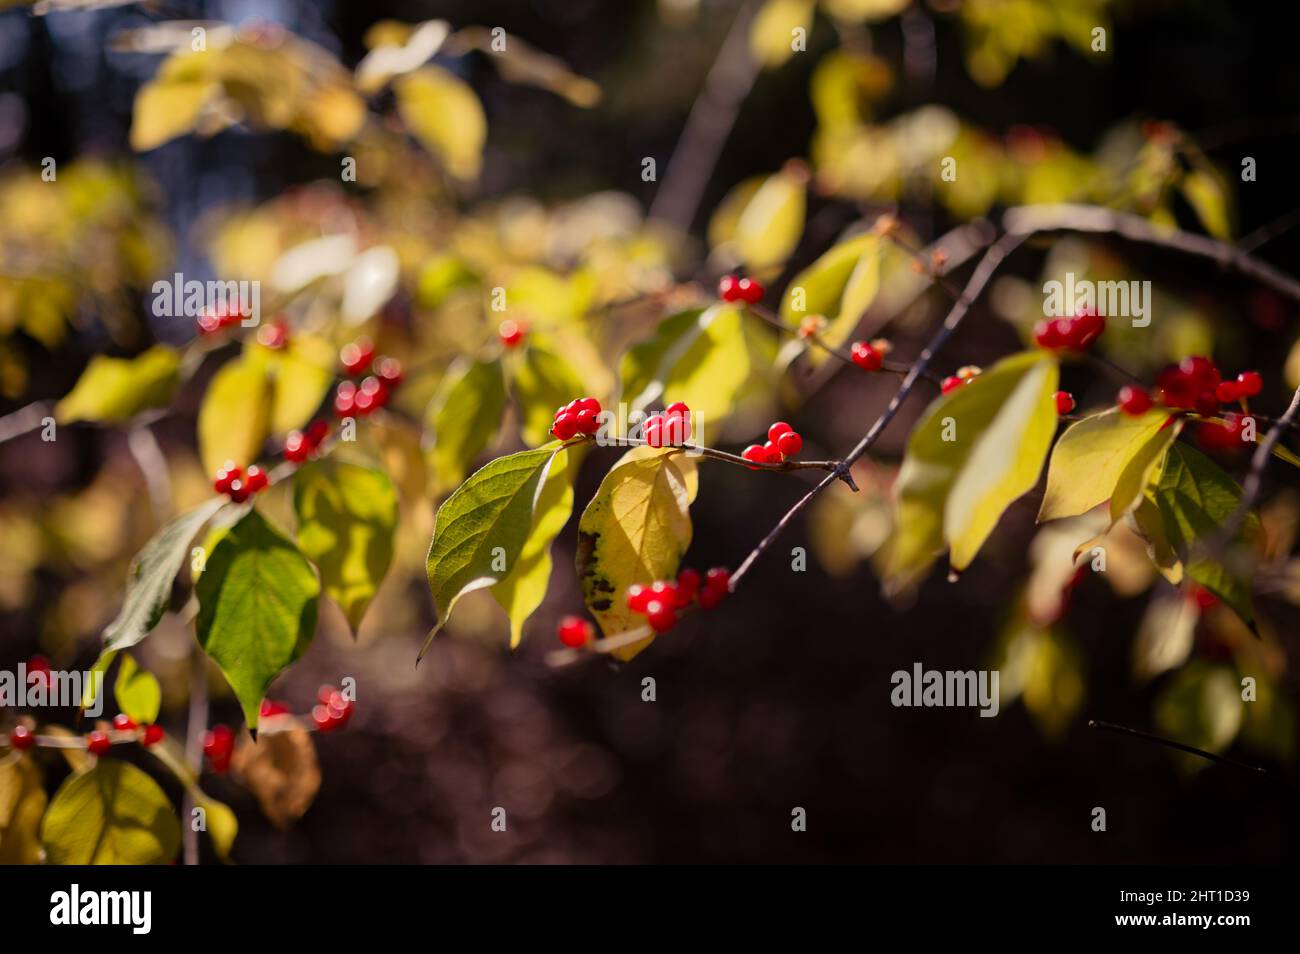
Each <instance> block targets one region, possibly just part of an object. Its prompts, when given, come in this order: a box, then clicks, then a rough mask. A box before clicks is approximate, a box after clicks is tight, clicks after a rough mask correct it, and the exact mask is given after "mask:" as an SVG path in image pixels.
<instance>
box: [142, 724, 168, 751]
mask: <svg viewBox="0 0 1300 954" xmlns="http://www.w3.org/2000/svg"><path fill="white" fill-rule="evenodd" d="M162 740H163V729H162V726H160V725H157V724H155V723H151V724H149V725H147V726H145V727H144V739H143V740H142V741H143V742H144V744H145V745H146V746H150V745H157V744H158V743H159V742H161V741H162Z"/></svg>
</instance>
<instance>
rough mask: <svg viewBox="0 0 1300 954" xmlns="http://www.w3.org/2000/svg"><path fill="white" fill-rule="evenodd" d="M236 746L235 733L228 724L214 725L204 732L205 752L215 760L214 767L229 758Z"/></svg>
mask: <svg viewBox="0 0 1300 954" xmlns="http://www.w3.org/2000/svg"><path fill="white" fill-rule="evenodd" d="M234 747H235V733H234V732H232V731H231V730H230V726H228V725H220V724H218V725H214V726H213V727H212V728H211V729H209V730H208V731H207V732H204V733H203V754H204V755H206V756H207V757H208V758H209V759H210V760H211V761H212V762H213V764H214V767H215V765H216V764H217V763H219V762H222V761H223V760H227V759H229V757H230V752H231V750H232V749H234ZM218 771H221V770H220V769H218Z"/></svg>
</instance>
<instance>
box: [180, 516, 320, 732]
mask: <svg viewBox="0 0 1300 954" xmlns="http://www.w3.org/2000/svg"><path fill="white" fill-rule="evenodd" d="M194 591H195V595H196V596H198V600H199V615H198V619H197V633H198V639H199V645H200V646H202V647H203V649H204V651H205V652H207V654H208V655H209V656H211V657H212V659H213V661H214V662H216V664H217V665H218V666H219V667H221V671H222V673H224V674H225V677H226V681H227V682H229V683H230V686H231V688H232V689H234V690H235V695H236V696H237V697H238V698H239V704H240V706H241V707H242V708H243V710H244V717H245V719H247V721H248V725H249V727H250V728H253V729H256V728H257V724H258V710H259V709H260V707H261V704H262V699H263V697H264V696H265V695H266V689H267V687H268V686H269V685H270V684H271V681H272V680H273V679H275V677H276V676H277V675H279V674H280V672H281V671H283V670H284V669H285V667H287V666H288V665H289V664H290V663H292V662H293V661H294V660H295V659H297V658H298V657H299V656H301V655H302V654H303V652H305V651H306V649H307V646H308V644H309V643H310V642H311V639H312V636H313V635H314V633H315V631H316V602H317V597H318V596H319V594H320V583H318V582H317V580H316V573H315V572H314V571H313V570H312V567H311V564H310V563H308V562H307V559H306V558H305V557H304V556H303V555H302V554H301V553H300V552H298V548H297V547H296V546H294V545H293V543H292V541H290V540H289V539H287V538H286V537H285V536H284V535H282V534H281V533H280V532H279V531H278V530H276V529H275V528H274V527H272V526H271V525H270V524H268V523H267V522H266V521H265V520H264V519H263V518H262V516H261V515H260V514H259V513H258V512H257V511H256V510H250V511H249V512H248V513H247V514H246V515H245V516H244V517H243V519H241V520H240V521H239V523H237V524H235V525H234V526H233V527H231V528H230V530H229V531H228V532H227V533H226V534H225V536H223V537H222V538H221V542H219V543H218V544H217V545H216V546H215V547H214V548H213V550H212V552H211V553H210V554H208V559H207V566H206V567H205V569H204V571H203V575H202V576H200V577H199V580H198V583H197V584H196V585H195V588H194Z"/></svg>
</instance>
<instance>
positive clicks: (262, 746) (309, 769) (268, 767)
mask: <svg viewBox="0 0 1300 954" xmlns="http://www.w3.org/2000/svg"><path fill="white" fill-rule="evenodd" d="M230 764H231V767H232V768H233V769H234V771H235V773H236V774H237V775H239V776H240V777H241V778H242V779H243V780H244V784H245V785H247V786H248V790H249V791H251V792H252V793H253V795H254V796H255V797H256V798H257V803H258V804H259V805H261V806H262V813H263V814H265V815H266V817H267V818H268V819H270V821H271V823H272V824H273V825H275V826H276V827H277V828H288V827H289V826H290V825H292V824H293V823H294V822H296V821H297V820H298V819H299V818H301V817H302V816H303V815H304V814H305V813H306V811H307V809H309V808H311V803H312V802H313V801H315V800H316V793H317V792H318V791H320V764H319V762H318V761H317V759H316V747H315V745H314V744H313V743H312V740H311V734H310V733H308V732H307V731H305V730H303V729H289V730H287V731H284V732H270V733H265V734H263V735H262V736H260V737H259V738H258V740H257V741H256V742H254V741H253V740H252V739H250V738H248V737H244V738H242V739H241V740H240V742H239V745H238V746H236V748H235V754H234V756H233V757H232V759H231V763H230Z"/></svg>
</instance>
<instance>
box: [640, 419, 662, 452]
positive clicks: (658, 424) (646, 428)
mask: <svg viewBox="0 0 1300 954" xmlns="http://www.w3.org/2000/svg"><path fill="white" fill-rule="evenodd" d="M641 433H642V434H644V435H645V442H646V443H647V444H648V445H650V446H651V447H663V446H664V419H663V418H662V417H660V416H659V415H658V414H655V415H653V416H651V417H649V418H647V419H646V422H645V424H643V425H642V426H641Z"/></svg>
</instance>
